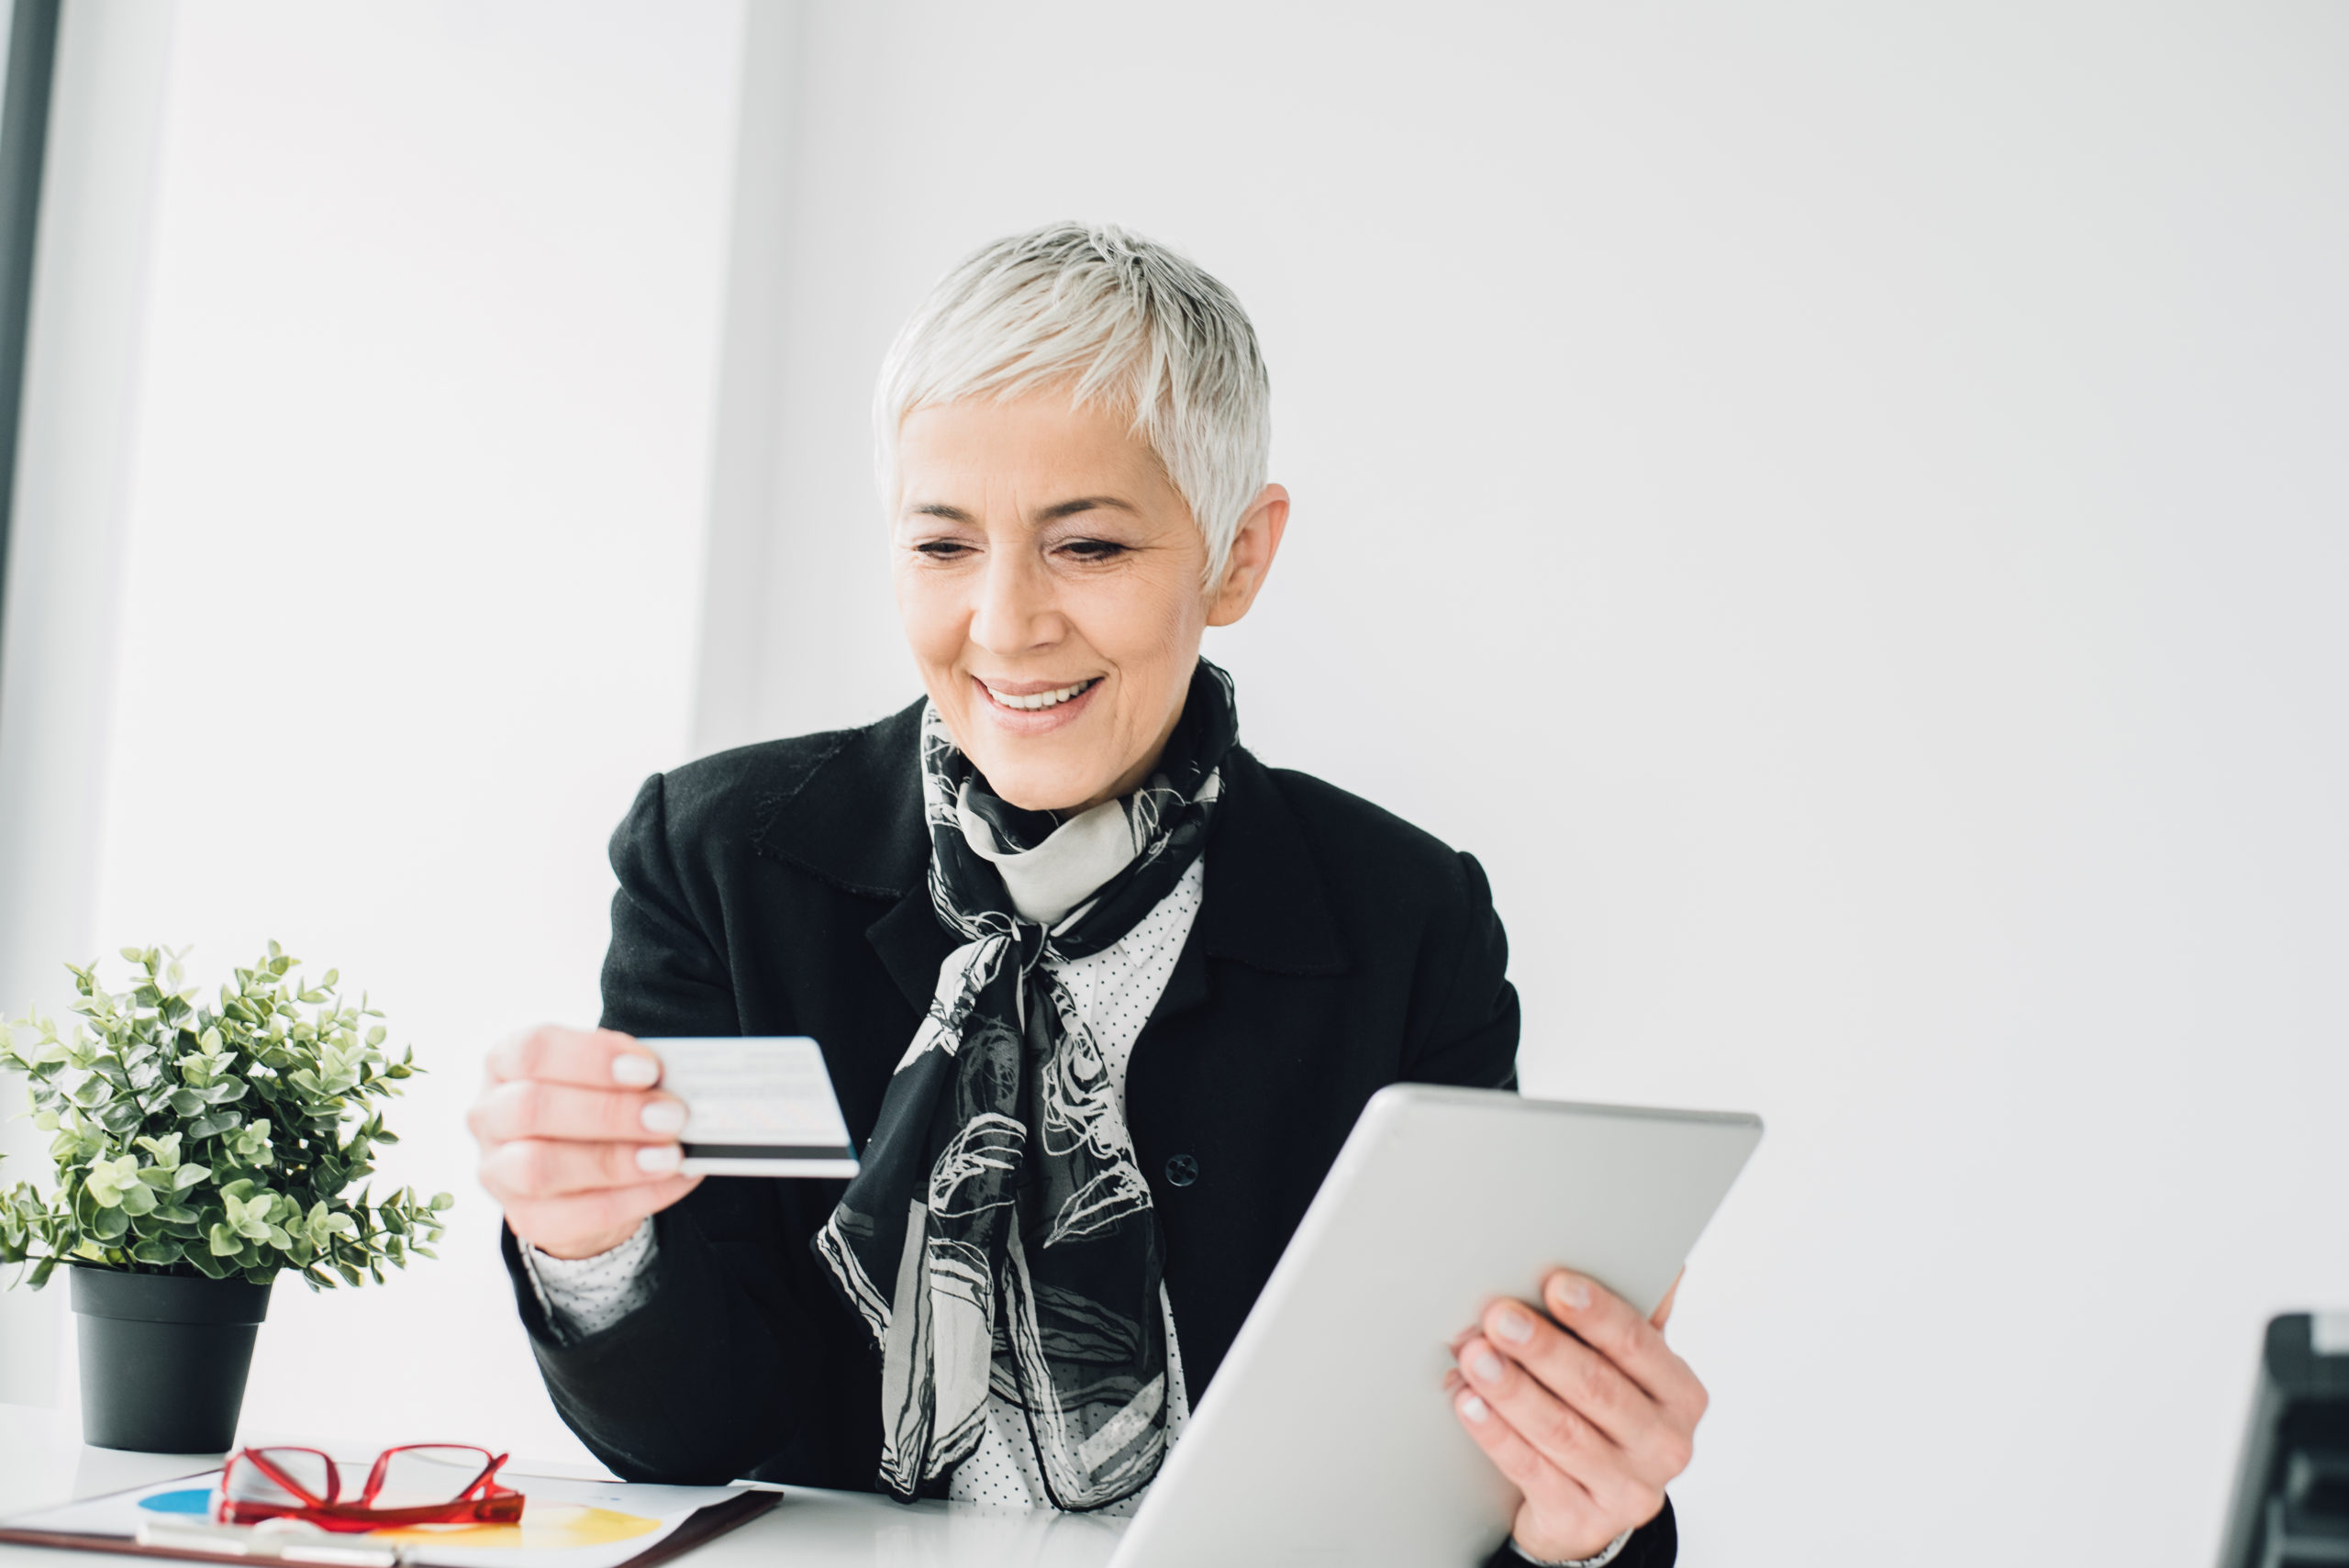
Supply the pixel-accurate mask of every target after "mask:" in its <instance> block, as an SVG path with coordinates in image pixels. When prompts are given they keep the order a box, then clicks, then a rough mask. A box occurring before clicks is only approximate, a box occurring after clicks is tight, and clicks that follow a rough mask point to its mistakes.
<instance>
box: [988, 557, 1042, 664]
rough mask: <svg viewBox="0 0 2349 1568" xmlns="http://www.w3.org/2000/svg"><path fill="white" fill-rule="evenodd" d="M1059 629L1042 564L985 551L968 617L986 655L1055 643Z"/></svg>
mask: <svg viewBox="0 0 2349 1568" xmlns="http://www.w3.org/2000/svg"><path fill="white" fill-rule="evenodd" d="M1062 631H1063V623H1062V621H1061V617H1060V611H1059V609H1058V607H1057V606H1056V605H1055V604H1054V602H1053V596H1052V578H1051V575H1050V573H1046V572H1045V571H1044V569H1043V564H1042V562H1039V561H1037V560H1036V559H1035V558H1034V557H1033V556H1031V555H1030V554H1028V553H1027V552H1025V551H1022V550H996V551H994V552H992V553H990V555H989V556H988V558H987V562H986V570H985V573H983V574H982V575H981V577H980V580H979V598H978V603H977V605H975V606H974V607H973V612H972V616H971V640H972V641H973V642H974V643H976V644H977V645H978V646H979V647H981V648H984V649H985V650H986V651H988V652H990V653H998V654H1011V653H1025V652H1029V651H1032V650H1034V649H1037V648H1041V647H1045V646H1048V645H1049V644H1051V643H1053V642H1056V641H1058V640H1059V639H1060V637H1061V634H1062Z"/></svg>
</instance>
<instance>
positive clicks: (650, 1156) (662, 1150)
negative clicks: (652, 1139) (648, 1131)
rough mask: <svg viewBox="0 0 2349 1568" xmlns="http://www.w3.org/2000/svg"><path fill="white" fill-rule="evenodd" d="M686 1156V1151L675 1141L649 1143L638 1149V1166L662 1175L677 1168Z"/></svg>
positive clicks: (639, 1168) (642, 1169) (643, 1169)
mask: <svg viewBox="0 0 2349 1568" xmlns="http://www.w3.org/2000/svg"><path fill="white" fill-rule="evenodd" d="M684 1158H685V1151H684V1150H682V1149H680V1148H678V1147H677V1146H676V1145H675V1144H674V1143H648V1144H646V1145H645V1146H644V1147H643V1148H641V1149H640V1150H638V1151H636V1168H637V1169H638V1170H640V1171H644V1172H649V1173H651V1174H653V1175H656V1176H657V1175H662V1174H665V1173H668V1172H671V1171H674V1170H675V1169H676V1168H677V1164H678V1162H680V1161H682V1160H683V1159H684Z"/></svg>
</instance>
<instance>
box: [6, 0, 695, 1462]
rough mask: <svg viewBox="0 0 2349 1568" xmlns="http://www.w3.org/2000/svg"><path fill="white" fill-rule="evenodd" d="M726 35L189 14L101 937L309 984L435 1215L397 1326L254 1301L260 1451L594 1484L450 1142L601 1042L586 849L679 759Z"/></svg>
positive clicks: (595, 850) (641, 26) (423, 8)
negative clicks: (408, 1052)
mask: <svg viewBox="0 0 2349 1568" xmlns="http://www.w3.org/2000/svg"><path fill="white" fill-rule="evenodd" d="M739 33H740V6H738V5H737V4H735V3H733V0H695V3H692V4H663V5H662V6H658V7H653V6H631V5H622V4H595V5H583V4H579V3H578V0H487V3H485V0H463V3H458V0H450V3H446V4H432V5H403V6H326V7H321V6H310V5H306V4H302V3H300V0H269V3H265V4H264V3H256V0H238V3H236V4H223V3H207V4H206V5H202V6H187V7H184V8H183V9H182V11H181V15H180V21H179V31H178V37H177V40H176V46H175V51H174V53H173V58H172V61H171V69H170V73H169V82H168V97H167V102H166V104H165V106H164V109H163V147H164V158H163V162H162V165H161V175H160V184H159V196H158V205H157V207H156V210H155V239H154V247H155V249H154V253H153V258H152V287H151V295H150V299H149V302H148V315H149V337H148V343H147V349H146V352H145V356H144V360H143V367H144V372H143V374H144V381H143V388H142V398H143V402H142V413H141V417H140V418H139V423H138V426H137V434H136V443H135V450H134V452H133V455H132V462H131V468H130V479H131V501H130V514H129V535H128V574H127V577H126V578H125V580H124V584H123V595H124V599H123V607H122V623H121V624H122V628H123V629H122V633H121V637H120V640H119V646H118V649H117V683H116V686H115V695H114V701H113V709H112V719H111V747H110V762H109V763H108V765H107V766H106V769H105V772H104V776H103V780H102V784H103V795H102V799H103V806H102V811H103V821H104V828H103V839H102V847H103V854H102V859H101V864H100V869H99V872H98V875H97V878H96V884H95V885H96V917H95V927H96V939H97V941H98V942H99V943H101V944H102V945H103V947H104V949H105V950H106V951H109V952H110V951H112V950H113V949H114V948H115V947H117V946H118V945H121V944H123V943H126V942H130V943H147V942H156V943H163V944H177V943H193V944H195V953H194V955H193V959H192V962H193V964H194V965H195V968H196V970H197V971H198V972H199V973H202V974H206V975H210V976H215V977H217V976H218V975H220V974H221V973H225V970H226V969H227V967H228V966H229V965H231V964H233V963H236V962H245V961H247V960H248V959H250V957H251V956H252V955H253V954H254V953H255V952H257V951H259V949H260V946H261V944H262V942H263V941H264V940H266V939H268V938H270V937H275V938H277V939H279V940H282V941H283V942H284V944H285V946H286V947H287V948H288V949H289V950H290V951H294V952H295V953H297V954H299V955H301V956H302V957H304V958H306V959H309V960H312V961H314V963H315V966H316V968H318V969H323V968H324V967H326V966H327V965H328V964H335V965H339V966H340V968H341V970H342V972H343V974H344V975H345V976H346V977H347V980H348V982H349V983H350V984H355V985H363V986H365V987H367V988H368V989H369V990H370V991H371V992H372V993H373V996H374V997H375V998H376V1000H377V1001H378V1003H379V1004H380V1005H381V1006H384V1008H385V1009H386V1010H387V1012H388V1013H389V1015H390V1019H389V1021H390V1024H391V1026H392V1029H393V1040H394V1043H395V1045H396V1044H401V1043H406V1042H411V1041H412V1042H413V1043H414V1044H415V1046H416V1050H417V1057H418V1059H419V1061H420V1062H422V1063H424V1064H425V1065H427V1066H428V1067H429V1069H430V1075H429V1077H426V1078H423V1079H421V1080H419V1081H418V1086H417V1087H416V1088H415V1089H414V1090H413V1091H412V1092H411V1093H410V1095H408V1096H407V1098H406V1100H404V1101H402V1102H398V1103H397V1104H396V1106H395V1112H394V1115H393V1117H392V1125H393V1127H394V1128H395V1129H396V1130H398V1131H400V1132H402V1133H403V1135H404V1137H405V1140H406V1141H405V1142H404V1143H403V1144H402V1145H401V1147H400V1148H399V1149H398V1150H397V1151H393V1153H394V1154H395V1156H396V1157H395V1158H387V1159H386V1160H385V1161H384V1168H385V1173H386V1175H387V1176H388V1177H389V1178H390V1179H392V1180H395V1181H397V1180H401V1179H412V1180H414V1181H415V1182H416V1183H417V1184H418V1185H420V1186H423V1187H426V1188H427V1189H430V1188H434V1187H448V1188H452V1189H454V1190H455V1191H456V1192H457V1193H458V1194H459V1195H460V1202H459V1206H458V1207H457V1209H456V1210H455V1213H454V1221H455V1223H454V1228H453V1229H452V1232H451V1236H450V1238H449V1241H448V1244H447V1245H446V1246H445V1247H444V1248H443V1249H442V1258H441V1261H440V1262H439V1263H437V1264H432V1263H425V1264H420V1265H418V1266H417V1268H415V1269H413V1270H412V1271H410V1272H409V1273H407V1274H406V1275H405V1276H397V1275H395V1277H394V1283H393V1284H391V1285H390V1286H389V1288H386V1289H383V1290H376V1289H374V1288H373V1287H369V1288H368V1289H365V1290H362V1291H358V1292H350V1291H343V1292H336V1293H331V1294H327V1295H322V1296H311V1295H310V1294H309V1293H308V1292H306V1291H305V1290H304V1289H302V1288H300V1286H299V1285H298V1284H296V1283H295V1282H290V1281H282V1282H281V1283H280V1285H279V1288H278V1290H277V1293H276V1296H275V1298H274V1300H273V1307H272V1311H271V1317H270V1321H269V1324H268V1327H267V1328H266V1329H265V1330H264V1331H263V1334H262V1341H261V1348H260V1353H259V1356H258V1358H257V1360H256V1363H255V1371H254V1374H253V1379H252V1383H251V1386H250V1392H249V1395H248V1398H247V1403H246V1424H247V1428H248V1429H249V1430H273V1431H277V1432H281V1433H284V1432H291V1431H297V1430H308V1431H313V1432H316V1431H319V1430H320V1429H322V1427H323V1428H325V1429H328V1430H331V1431H339V1432H346V1433H349V1434H351V1436H353V1437H359V1436H367V1435H377V1434H381V1435H384V1436H386V1437H398V1438H405V1439H408V1440H412V1439H413V1438H414V1437H415V1436H416V1435H417V1434H418V1433H429V1432H443V1433H454V1434H456V1435H458V1436H467V1435H468V1434H473V1433H480V1434H483V1435H482V1436H481V1437H480V1438H479V1439H469V1440H482V1441H497V1442H505V1443H509V1444H512V1445H514V1446H515V1447H517V1448H518V1449H519V1450H521V1451H525V1452H528V1453H531V1454H536V1455H554V1456H557V1457H561V1456H563V1455H565V1454H578V1453H580V1450H579V1449H578V1447H577V1445H576V1443H575V1441H574V1440H573V1439H572V1438H571V1437H570V1435H569V1434H568V1433H567V1432H566V1431H565V1430H564V1429H562V1427H561V1425H560V1424H559V1423H558V1421H557V1420H556V1418H555V1417H554V1414H553V1411H552V1409H551V1407H550V1406H549V1405H548V1403H547V1400H546V1397H545V1396H544V1394H543V1392H542V1391H541V1390H540V1385H539V1382H538V1377H537V1373H536V1372H535V1370H534V1368H533V1367H532V1364H531V1362H530V1358H529V1352H528V1350H527V1347H526V1345H525V1342H524V1340H523V1338H522V1335H521V1331H520V1329H519V1328H518V1325H517V1322H516V1319H515V1315H514V1311H513V1307H512V1302H511V1298H510V1296H509V1295H508V1293H507V1284H506V1281H505V1276H504V1273H503V1270H502V1268H501V1267H500V1266H499V1264H498V1262H497V1260H496V1255H495V1231H496V1225H497V1216H496V1213H495V1209H494V1208H493V1207H492V1206H491V1204H490V1203H489V1201H488V1200H487V1198H486V1197H485V1196H484V1195H483V1194H482V1193H481V1192H480V1190H479V1189H478V1188H477V1187H476V1186H475V1185H474V1184H473V1180H472V1171H473V1153H472V1144H471V1140H469V1139H468V1137H467V1136H466V1134H465V1131H464V1129H463V1126H462V1120H461V1117H462V1108H463V1106H465V1104H466V1103H467V1102H468V1100H470V1098H471V1097H472V1095H473V1091H474V1088H475V1086H476V1084H477V1080H478V1077H479V1074H480V1070H481V1069H480V1060H481V1056H482V1053H483V1051H484V1050H485V1049H486V1047H487V1046H488V1045H489V1044H490V1043H492V1042H493V1041H494V1040H495V1039H496V1038H497V1037H498V1036H499V1035H500V1034H502V1033H503V1032H505V1031H506V1030H507V1029H511V1028H513V1027H516V1026H518V1025H519V1024H522V1023H526V1022H529V1021H532V1020H535V1019H538V1018H584V1019H592V1018H594V1016H595V1014H596V965H597V963H598V962H599V960H600V958H601V954H602V951H603V946H604V940H605V937H606V933H607V925H606V900H607V897H608V895H609V889H610V886H611V881H610V876H609V873H608V872H607V869H606V867H605V864H604V861H603V845H604V840H605V838H606V836H607V834H608V833H609V831H610V829H611V827H612V825H613V823H614V822H615V821H617V820H618V817H619V814H620V813H621V811H622V810H623V809H624V808H625V807H626V806H627V804H628V801H629V797H630V795H631V794H632V793H633V791H634V789H635V786H636V785H637V784H638V783H639V782H640V781H641V779H642V778H643V776H644V775H645V774H646V773H650V772H651V771H653V770H654V769H656V768H660V767H663V766H666V765H669V764H671V763H674V762H675V761H676V760H677V759H678V758H679V757H680V756H681V755H682V754H683V753H684V752H685V751H686V749H687V746H688V740H687V734H688V728H689V724H690V715H691V707H692V697H693V660H694V653H695V648H696V635H697V633H696V627H697V624H698V601H699V595H700V589H701V584H700V569H701V548H700V544H701V539H702V533H703V510H704V506H705V502H706V474H707V461H708V455H709V447H710V441H711V429H712V412H711V401H712V397H713V395H714V392H715V388H716V385H717V379H718V369H717V367H718V353H717V344H718V331H719V325H720V323H719V313H720V298H721V293H722V284H723V273H724V266H725V257H726V239H727V234H726V222H727V194H728V188H729V171H730V166H731V149H732V137H733V127H734V88H735V83H736V79H737V71H738V67H739ZM68 936H69V934H68V933H67V932H66V931H65V930H64V929H63V928H60V929H59V940H58V943H57V951H54V953H53V954H52V957H53V958H54V959H59V960H61V959H63V958H66V957H69V956H77V957H83V958H86V957H87V956H88V953H87V952H86V951H81V950H82V948H83V939H82V938H81V937H80V936H78V935H72V937H71V940H68ZM70 1396H71V1395H70V1391H69V1393H68V1395H67V1397H70Z"/></svg>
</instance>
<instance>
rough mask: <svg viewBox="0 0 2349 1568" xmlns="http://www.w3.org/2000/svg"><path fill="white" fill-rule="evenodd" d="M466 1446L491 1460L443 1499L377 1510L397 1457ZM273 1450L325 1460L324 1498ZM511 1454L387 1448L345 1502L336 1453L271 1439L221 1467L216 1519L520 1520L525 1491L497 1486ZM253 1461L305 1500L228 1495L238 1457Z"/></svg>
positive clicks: (378, 1525)
mask: <svg viewBox="0 0 2349 1568" xmlns="http://www.w3.org/2000/svg"><path fill="white" fill-rule="evenodd" d="M450 1448H452V1449H462V1450H463V1451H465V1452H467V1453H477V1454H480V1455H481V1456H482V1457H483V1458H484V1460H486V1461H487V1463H485V1464H484V1466H483V1467H482V1470H481V1473H479V1474H478V1475H475V1476H474V1477H473V1480H471V1481H470V1482H468V1483H466V1484H465V1485H464V1486H463V1487H462V1489H461V1490H460V1491H459V1492H458V1493H457V1495H456V1496H454V1497H452V1498H451V1499H450V1500H449V1501H448V1502H445V1503H429V1504H425V1505H423V1506H420V1507H408V1508H378V1507H375V1506H374V1503H375V1497H376V1495H377V1494H378V1493H380V1492H381V1491H382V1490H383V1489H384V1475H385V1474H386V1473H388V1472H389V1471H390V1469H391V1463H392V1460H393V1458H394V1456H395V1455H397V1454H403V1453H411V1452H414V1451H417V1450H420V1449H450ZM273 1453H306V1454H311V1455H314V1456H316V1457H317V1458H318V1459H320V1460H322V1461H324V1462H325V1464H326V1477H327V1485H326V1492H327V1495H326V1496H323V1497H321V1496H317V1494H316V1493H315V1492H313V1491H311V1490H310V1489H309V1488H308V1487H307V1486H305V1485H302V1484H301V1483H300V1482H298V1481H296V1480H295V1479H294V1477H293V1476H291V1475H289V1474H287V1473H285V1471H284V1469H283V1468H282V1467H281V1466H279V1465H276V1464H273V1463H271V1462H270V1461H269V1459H268V1457H267V1456H268V1455H270V1454H273ZM508 1457H510V1456H508V1455H507V1454H502V1453H500V1454H492V1453H491V1452H490V1451H489V1450H487V1449H485V1448H482V1447H480V1446H479V1445H477V1444H474V1443H402V1444H401V1445H400V1446H398V1447H397V1448H387V1449H385V1450H384V1451H383V1452H381V1453H379V1454H377V1455H376V1456H375V1463H374V1466H373V1468H372V1469H371V1470H369V1471H368V1473H367V1485H366V1486H365V1488H364V1489H363V1490H362V1491H361V1493H360V1495H359V1500H358V1501H357V1502H353V1503H346V1502H343V1501H342V1500H341V1488H342V1480H341V1467H340V1465H338V1464H336V1463H335V1462H334V1456H333V1455H331V1454H329V1453H327V1452H325V1451H322V1450H319V1449H315V1448H301V1447H298V1446H296V1445H295V1444H291V1443H271V1444H269V1445H268V1446H267V1447H265V1448H240V1449H239V1450H237V1451H236V1452H234V1453H232V1454H230V1455H229V1456H228V1460H227V1461H226V1462H224V1463H223V1464H222V1465H221V1467H220V1502H219V1505H218V1507H217V1508H215V1509H214V1518H217V1520H218V1521H219V1522H220V1523H222V1524H236V1525H246V1524H254V1523H258V1522H259V1521H261V1520H262V1519H277V1518H297V1519H306V1520H308V1521H309V1522H310V1523H312V1524H315V1525H317V1526H318V1527H319V1528H320V1529H328V1530H335V1531H339V1532H341V1533H344V1534H351V1533H355V1532H357V1531H360V1530H370V1529H396V1528H398V1527H399V1526H402V1525H429V1524H517V1523H519V1522H520V1520H521V1518H522V1502H523V1498H522V1494H521V1493H519V1492H517V1491H515V1490H514V1489H513V1488H512V1487H510V1486H501V1485H498V1484H497V1472H498V1470H499V1468H500V1467H501V1466H503V1465H504V1464H505V1462H506V1461H507V1458H508ZM240 1460H241V1461H243V1462H246V1463H248V1464H250V1465H251V1466H252V1467H253V1468H254V1469H255V1470H258V1471H260V1472H261V1473H262V1474H263V1475H266V1476H268V1477H269V1478H270V1480H272V1481H273V1482H275V1483H276V1484H277V1485H280V1486H282V1487H284V1489H285V1490H286V1491H287V1492H289V1493H291V1494H293V1495H294V1496H295V1497H297V1498H299V1499H301V1501H300V1502H299V1503H291V1504H289V1503H264V1502H261V1501H258V1500H256V1499H252V1498H243V1497H232V1496H229V1495H228V1477H229V1474H230V1473H232V1472H233V1471H234V1470H235V1469H236V1466H237V1463H238V1462H239V1461H240Z"/></svg>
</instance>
